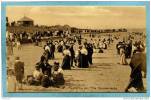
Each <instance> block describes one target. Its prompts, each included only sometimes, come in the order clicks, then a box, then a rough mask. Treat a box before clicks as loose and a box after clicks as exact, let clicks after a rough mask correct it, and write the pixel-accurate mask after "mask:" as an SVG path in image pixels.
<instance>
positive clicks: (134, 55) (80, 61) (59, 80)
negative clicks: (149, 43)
mask: <svg viewBox="0 0 151 100" xmlns="http://www.w3.org/2000/svg"><path fill="white" fill-rule="evenodd" d="M38 34H40V33H36V34H35V37H36V38H37V37H38V36H39V35H38ZM9 38H11V35H9ZM9 38H8V41H7V45H8V48H11V47H13V46H12V43H11V42H10V41H9ZM39 39H40V38H37V39H36V40H38V41H39V42H41V40H39ZM119 39H120V38H119V37H113V36H111V35H110V36H107V37H106V38H99V39H98V40H96V39H95V38H93V37H90V40H88V39H86V38H82V37H81V36H79V37H78V38H77V37H76V36H74V37H73V38H67V37H66V38H62V39H60V40H52V39H49V40H47V41H46V42H45V45H44V46H43V54H42V55H41V57H40V61H39V62H37V63H36V64H35V68H34V69H35V70H34V71H33V74H32V75H27V80H26V81H27V84H29V85H41V86H43V87H49V86H55V87H59V85H64V84H65V79H64V75H63V70H71V69H72V68H89V66H91V65H92V64H93V53H94V52H95V51H96V49H98V53H103V51H104V50H105V49H108V47H109V46H110V44H112V43H113V42H114V41H118V40H119ZM10 40H12V39H10ZM133 41H134V40H133V39H128V40H127V41H124V40H123V41H119V42H118V43H117V44H116V49H117V54H118V55H120V64H121V65H128V64H129V65H130V67H131V75H130V83H129V85H128V86H127V88H126V89H125V91H126V92H128V91H129V89H131V88H135V89H136V91H143V90H144V86H143V81H142V78H143V75H142V71H144V72H145V74H146V69H145V68H146V63H145V62H146V54H145V53H146V46H145V44H143V42H142V41H136V42H133ZM35 43H37V42H35ZM19 45H20V43H19V42H18V48H19V49H20V48H21V47H20V46H19ZM8 50H10V49H8ZM11 50H12V48H11ZM10 52H12V53H13V51H10ZM55 52H58V53H62V55H63V59H62V63H61V64H60V63H59V62H58V61H55V62H54V65H50V64H49V61H50V60H54V59H55ZM127 59H131V61H130V63H128V61H127ZM18 60H19V57H17V58H16V62H15V63H17V64H15V73H18V72H19V71H20V70H22V71H21V72H20V73H18V74H15V76H16V80H17V81H18V82H19V83H22V80H23V77H22V76H23V75H22V74H24V67H17V66H24V64H23V63H21V62H19V61H18ZM18 69H20V70H18Z"/></svg>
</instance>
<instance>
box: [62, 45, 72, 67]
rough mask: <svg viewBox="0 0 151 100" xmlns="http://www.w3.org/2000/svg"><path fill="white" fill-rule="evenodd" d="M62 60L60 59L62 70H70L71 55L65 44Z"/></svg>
mask: <svg viewBox="0 0 151 100" xmlns="http://www.w3.org/2000/svg"><path fill="white" fill-rule="evenodd" d="M63 56H64V58H63V61H62V69H64V70H70V69H71V65H70V57H71V52H70V51H69V46H67V45H66V46H65V50H64V51H63Z"/></svg>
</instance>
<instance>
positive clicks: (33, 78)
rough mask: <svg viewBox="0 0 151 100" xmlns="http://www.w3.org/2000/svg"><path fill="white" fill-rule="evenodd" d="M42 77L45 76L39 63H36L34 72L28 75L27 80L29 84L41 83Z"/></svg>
mask: <svg viewBox="0 0 151 100" xmlns="http://www.w3.org/2000/svg"><path fill="white" fill-rule="evenodd" d="M42 77H43V74H42V72H41V71H40V68H39V66H38V64H36V66H35V70H34V71H33V74H32V75H28V76H27V82H28V84H29V85H40V84H41V80H42Z"/></svg>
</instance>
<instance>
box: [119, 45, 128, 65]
mask: <svg viewBox="0 0 151 100" xmlns="http://www.w3.org/2000/svg"><path fill="white" fill-rule="evenodd" d="M120 64H121V65H127V64H128V63H127V61H126V58H125V50H124V48H120Z"/></svg>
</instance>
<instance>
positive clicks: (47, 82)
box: [41, 71, 52, 88]
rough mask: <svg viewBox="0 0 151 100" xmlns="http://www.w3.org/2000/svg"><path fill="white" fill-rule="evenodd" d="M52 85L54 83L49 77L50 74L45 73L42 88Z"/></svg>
mask: <svg viewBox="0 0 151 100" xmlns="http://www.w3.org/2000/svg"><path fill="white" fill-rule="evenodd" d="M51 83H52V82H51V78H50V77H49V74H48V72H47V71H44V75H43V77H42V80H41V85H42V87H45V88H48V87H49V86H52V84H51Z"/></svg>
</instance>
